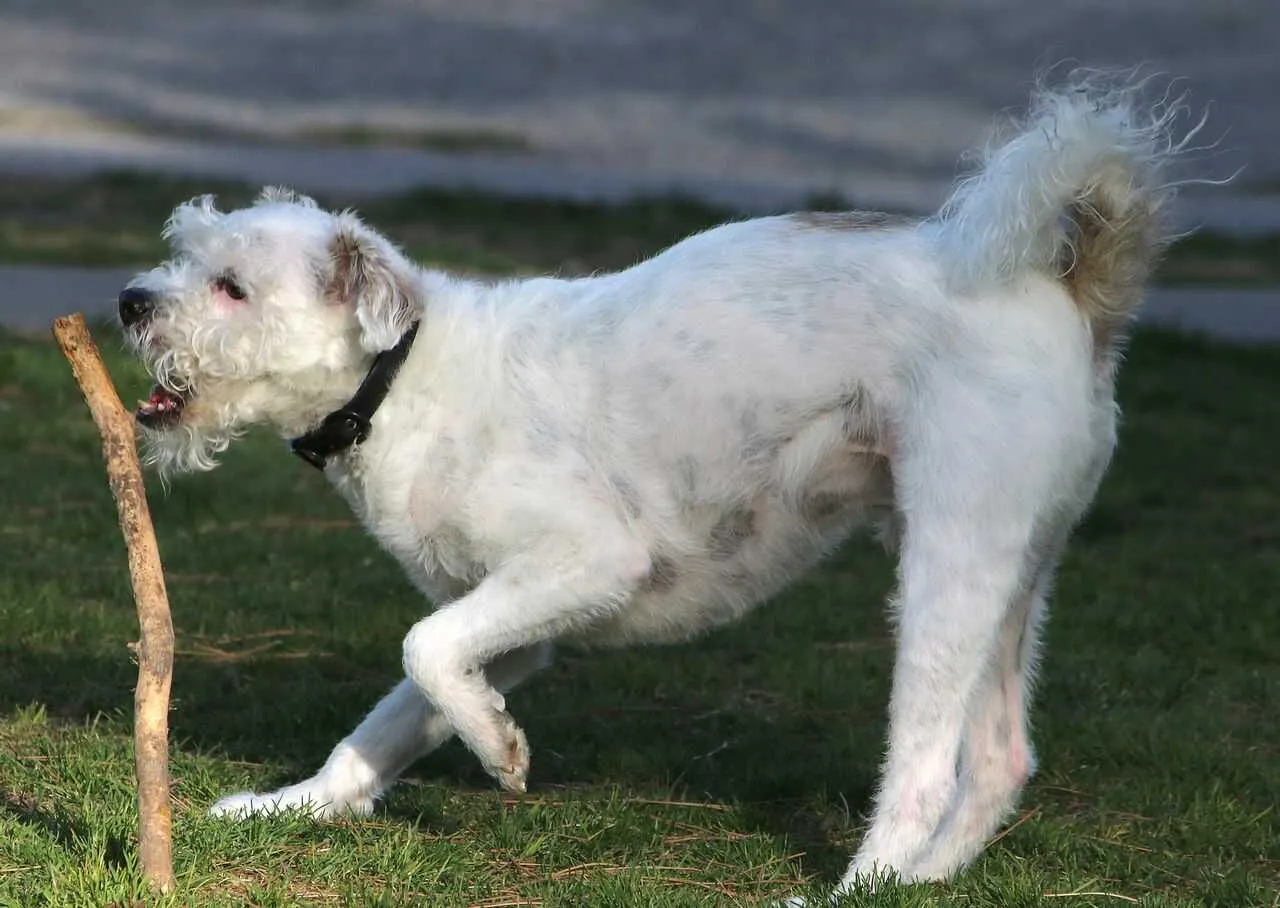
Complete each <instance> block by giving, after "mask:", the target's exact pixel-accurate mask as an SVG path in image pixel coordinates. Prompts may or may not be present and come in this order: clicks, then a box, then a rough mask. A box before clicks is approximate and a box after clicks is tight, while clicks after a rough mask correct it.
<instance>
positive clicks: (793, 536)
mask: <svg viewBox="0 0 1280 908" xmlns="http://www.w3.org/2000/svg"><path fill="white" fill-rule="evenodd" d="M891 486H892V483H891V479H890V476H889V470H888V465H887V463H886V461H885V460H884V459H883V458H879V457H859V458H857V459H856V461H855V462H854V463H853V464H852V466H849V465H848V464H846V468H845V469H844V470H842V471H841V472H840V473H839V474H838V475H828V476H827V477H826V478H825V479H824V480H823V481H821V482H818V483H815V484H813V485H811V486H809V487H808V488H807V489H805V490H804V492H803V494H800V495H798V496H797V495H787V494H784V493H783V492H782V491H780V490H778V489H769V490H766V491H765V492H763V493H761V494H760V495H759V496H757V497H756V498H755V499H754V500H752V501H751V502H750V503H749V505H746V506H732V507H726V508H722V509H708V513H705V514H703V515H701V519H700V520H698V521H696V523H697V528H698V529H699V530H700V531H701V532H700V533H699V537H700V538H702V539H704V540H705V543H704V544H702V545H700V546H698V547H696V548H695V549H694V550H693V551H685V552H680V553H675V552H655V554H654V556H653V565H652V569H651V571H650V574H649V578H648V580H647V582H646V583H645V584H644V586H643V587H642V588H641V589H640V590H639V591H638V592H637V593H636V594H635V595H634V596H633V597H632V598H631V599H630V600H629V601H628V603H627V604H626V606H624V607H623V609H622V610H621V611H619V612H618V613H616V614H615V615H614V616H613V617H611V618H609V619H607V620H606V621H604V622H601V623H599V624H596V625H593V626H592V627H590V628H588V629H586V630H584V631H583V632H580V633H579V634H578V635H577V638H576V639H577V640H578V642H581V643H585V644H594V645H605V646H614V645H623V644H628V643H663V642H677V641H681V640H687V639H689V638H690V637H692V636H694V635H696V634H698V633H699V632H702V631H705V630H707V629H709V628H713V627H716V626H718V625H722V624H727V623H729V622H731V621H734V620H736V619H738V618H740V617H742V615H744V614H745V613H746V612H748V611H750V610H751V609H752V608H754V607H755V606H757V605H760V604H761V603H763V602H764V601H765V600H767V599H768V598H769V597H771V596H773V595H774V594H776V593H778V592H779V591H780V590H782V589H783V588H784V587H785V586H786V585H787V584H788V583H789V582H791V581H792V580H794V579H796V578H797V577H798V576H799V575H800V574H802V573H804V572H805V571H807V570H809V569H810V568H812V567H813V566H814V565H815V564H816V563H817V562H818V561H820V560H821V559H822V558H823V556H825V555H827V554H828V553H830V552H831V551H832V550H833V549H834V548H835V547H836V546H837V545H839V544H840V543H841V542H842V541H844V540H845V539H846V538H848V536H849V535H850V534H851V533H852V532H853V531H854V530H856V529H858V528H859V527H862V526H865V525H867V524H875V525H878V526H879V527H880V528H881V530H882V531H885V530H891V524H892V515H893V511H892V492H891Z"/></svg>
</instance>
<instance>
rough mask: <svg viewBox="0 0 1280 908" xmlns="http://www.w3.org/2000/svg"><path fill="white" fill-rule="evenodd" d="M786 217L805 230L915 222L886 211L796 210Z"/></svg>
mask: <svg viewBox="0 0 1280 908" xmlns="http://www.w3.org/2000/svg"><path fill="white" fill-rule="evenodd" d="M788 217H789V218H790V219H791V222H792V223H794V224H795V225H796V226H797V227H801V228H803V229H805V230H836V231H846V230H889V229H892V228H894V227H906V226H908V225H910V224H914V223H915V220H914V219H913V218H909V217H907V216H906V215H902V214H890V213H888V212H886V211H798V212H796V213H795V214H792V215H788Z"/></svg>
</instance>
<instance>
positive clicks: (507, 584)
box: [404, 525, 649, 791]
mask: <svg viewBox="0 0 1280 908" xmlns="http://www.w3.org/2000/svg"><path fill="white" fill-rule="evenodd" d="M593 529H594V530H595V535H594V537H593V538H591V539H581V540H579V539H569V540H566V539H564V538H560V539H556V540H549V541H548V542H547V543H544V544H543V545H540V546H539V547H538V548H537V549H535V550H532V551H528V552H525V553H523V554H521V555H518V556H516V557H513V558H510V559H509V560H507V561H506V562H505V563H503V564H501V565H500V566H498V567H497V568H496V569H495V570H493V571H492V572H491V573H490V574H489V575H488V576H487V577H486V578H485V579H484V580H483V581H482V582H481V583H480V584H479V586H477V587H476V588H475V589H474V590H472V591H471V592H470V593H468V594H467V595H466V596H463V597H462V598H460V599H458V600H456V601H454V602H452V603H450V604H449V605H447V606H445V607H444V608H442V609H440V610H439V611H437V612H435V613H434V614H432V615H430V616H428V617H426V618H424V619H422V620H421V621H419V622H418V623H417V624H416V625H414V627H413V629H412V630H411V631H410V632H409V634H408V636H407V637H405V641H404V668H405V674H406V675H408V676H409V677H410V678H411V679H412V680H413V681H414V683H415V684H417V685H418V688H419V689H420V690H421V691H422V693H423V695H424V696H425V697H426V698H427V700H428V702H430V703H431V704H432V705H433V706H434V707H435V708H436V709H437V710H438V711H439V713H440V714H441V715H442V716H443V717H444V718H445V720H446V721H447V722H448V723H449V725H450V726H451V727H452V728H453V729H454V731H455V732H456V733H457V735H458V737H459V738H461V739H462V741H463V742H464V743H465V744H466V745H467V747H468V748H469V749H470V750H471V752H472V753H474V754H475V755H476V756H477V757H479V759H480V762H481V764H482V765H483V766H484V768H485V770H486V771H487V772H489V774H490V775H492V776H493V777H494V778H495V779H497V780H498V782H499V783H500V784H501V785H502V786H503V787H504V788H507V789H509V790H512V791H524V789H525V783H526V778H527V775H528V771H529V748H528V743H527V742H526V740H525V736H524V732H522V731H521V730H520V728H519V726H517V725H516V723H515V720H514V719H513V718H512V717H511V715H510V714H509V713H508V712H507V711H506V701H505V700H504V699H503V696H502V694H501V693H499V692H498V691H497V690H496V689H495V688H494V687H493V686H492V685H491V684H490V683H489V682H488V679H487V678H486V677H485V675H484V673H483V672H481V671H479V670H478V669H479V667H480V666H482V665H484V664H485V663H486V662H487V661H488V660H490V659H492V658H494V657H495V656H497V655H498V654H500V653H504V652H507V651H509V650H512V649H514V648H516V647H521V646H529V645H532V644H535V643H538V642H542V641H549V640H552V639H554V638H555V637H557V636H558V635H560V634H562V633H564V632H565V631H568V630H570V629H574V628H583V627H585V626H587V625H590V624H591V623H593V622H594V621H596V620H598V619H600V618H602V617H604V616H606V615H608V614H611V613H613V612H615V611H616V610H617V609H618V608H620V607H621V606H622V605H623V604H624V603H625V602H626V601H627V600H628V599H629V598H630V596H631V595H632V593H633V592H634V591H635V589H636V588H637V586H638V585H639V584H640V583H641V582H642V581H643V579H644V578H645V577H646V576H647V574H648V571H649V554H648V552H647V550H646V549H645V548H644V547H643V546H642V545H640V544H639V543H638V542H637V541H636V540H634V539H633V538H631V537H630V535H629V534H628V533H627V532H626V531H625V529H623V528H620V527H619V528H617V530H616V531H615V532H611V530H612V529H613V528H611V527H610V526H608V525H606V526H596V527H594V528H593Z"/></svg>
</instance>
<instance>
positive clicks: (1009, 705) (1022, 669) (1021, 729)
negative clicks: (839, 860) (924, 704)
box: [911, 555, 1056, 879]
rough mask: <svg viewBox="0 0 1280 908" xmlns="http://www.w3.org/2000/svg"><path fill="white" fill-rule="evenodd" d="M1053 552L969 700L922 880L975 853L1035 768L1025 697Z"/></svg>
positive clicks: (919, 873) (919, 865)
mask: <svg viewBox="0 0 1280 908" xmlns="http://www.w3.org/2000/svg"><path fill="white" fill-rule="evenodd" d="M1055 562H1056V555H1055V556H1051V557H1049V558H1047V559H1046V560H1045V563H1044V565H1043V566H1042V567H1041V569H1040V571H1039V573H1038V574H1037V576H1036V580H1035V583H1034V585H1033V586H1032V587H1031V588H1029V589H1028V590H1026V591H1024V592H1023V593H1022V594H1021V595H1019V597H1018V599H1017V601H1016V602H1015V603H1014V607H1013V608H1012V609H1011V610H1010V612H1009V614H1008V615H1007V616H1006V617H1005V621H1004V624H1003V626H1002V627H1001V629H1000V640H999V643H998V645H997V649H996V651H995V653H993V654H992V657H991V659H990V661H989V662H988V663H987V671H986V672H985V674H984V675H983V678H982V681H981V683H980V684H979V686H978V689H977V691H976V692H975V694H974V699H973V702H972V703H970V704H969V722H968V727H967V728H966V730H965V734H964V743H963V745H962V747H961V754H960V766H959V771H958V784H959V790H958V791H957V792H956V796H955V800H954V803H953V804H952V806H951V809H950V811H949V812H948V814H947V816H946V818H945V819H944V820H943V822H942V825H941V826H940V827H938V830H937V831H936V832H935V833H934V836H933V838H932V840H931V841H930V842H929V845H928V847H927V848H926V850H925V853H924V855H923V856H922V857H920V858H919V859H918V860H917V861H916V863H915V865H914V866H913V867H912V868H911V873H912V875H913V876H915V877H918V878H920V879H942V878H945V877H947V876H949V875H950V874H951V873H953V872H954V871H955V870H957V869H958V868H960V867H963V866H964V865H965V864H967V863H969V861H971V860H973V859H974V858H975V857H977V855H978V853H979V852H980V851H981V850H982V847H983V845H984V844H985V842H986V840H987V838H988V837H989V836H990V835H991V834H992V833H994V832H995V831H996V828H997V827H998V826H999V824H1000V822H1001V821H1002V820H1003V819H1004V818H1005V816H1007V815H1008V813H1009V811H1010V810H1012V809H1013V806H1014V803H1015V801H1016V800H1017V797H1018V794H1019V793H1020V792H1021V791H1022V787H1023V785H1025V784H1026V781H1027V779H1029V778H1030V777H1031V774H1032V773H1033V772H1034V771H1035V754H1034V751H1033V749H1032V747H1031V741H1030V735H1029V729H1028V727H1027V702H1028V699H1029V697H1030V694H1031V686H1032V681H1033V677H1034V671H1035V661H1036V649H1037V641H1038V638H1039V634H1040V626H1041V624H1042V622H1043V618H1044V614H1045V610H1046V608H1047V599H1048V594H1049V587H1050V585H1051V580H1052V574H1053V569H1054V564H1055Z"/></svg>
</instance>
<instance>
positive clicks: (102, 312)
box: [0, 266, 1280, 343]
mask: <svg viewBox="0 0 1280 908" xmlns="http://www.w3.org/2000/svg"><path fill="white" fill-rule="evenodd" d="M133 273H134V272H133V271H131V270H127V269H119V268H101V269H95V268H43V267H29V266H9V267H4V266H0V288H2V289H0V325H3V326H5V327H7V328H9V329H11V330H15V331H19V332H21V333H27V334H43V333H45V332H47V331H48V329H49V323H50V322H51V321H52V320H53V319H54V317H55V316H58V315H66V314H67V313H69V312H77V311H78V312H84V313H85V315H86V316H87V317H89V318H110V317H111V314H112V312H113V311H114V300H115V297H116V295H117V294H118V293H119V292H120V288H121V287H123V286H124V284H125V282H126V281H127V280H128V279H129V278H130V277H131V276H132V275H133ZM1141 320H1142V321H1143V322H1144V323H1146V324H1154V325H1162V326H1165V327H1172V328H1179V329H1182V330H1187V331H1192V332H1198V333H1202V334H1207V335H1209V336H1212V337H1216V338H1220V339H1223V340H1231V341H1240V342H1245V343H1276V342H1280V288H1278V289H1277V290H1270V289H1267V290H1242V289H1232V290H1224V289H1218V288H1211V287H1183V288H1156V289H1155V290H1153V291H1152V292H1151V294H1150V296H1149V297H1148V300H1147V303H1146V305H1145V306H1144V307H1143V309H1142V316H1141Z"/></svg>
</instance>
